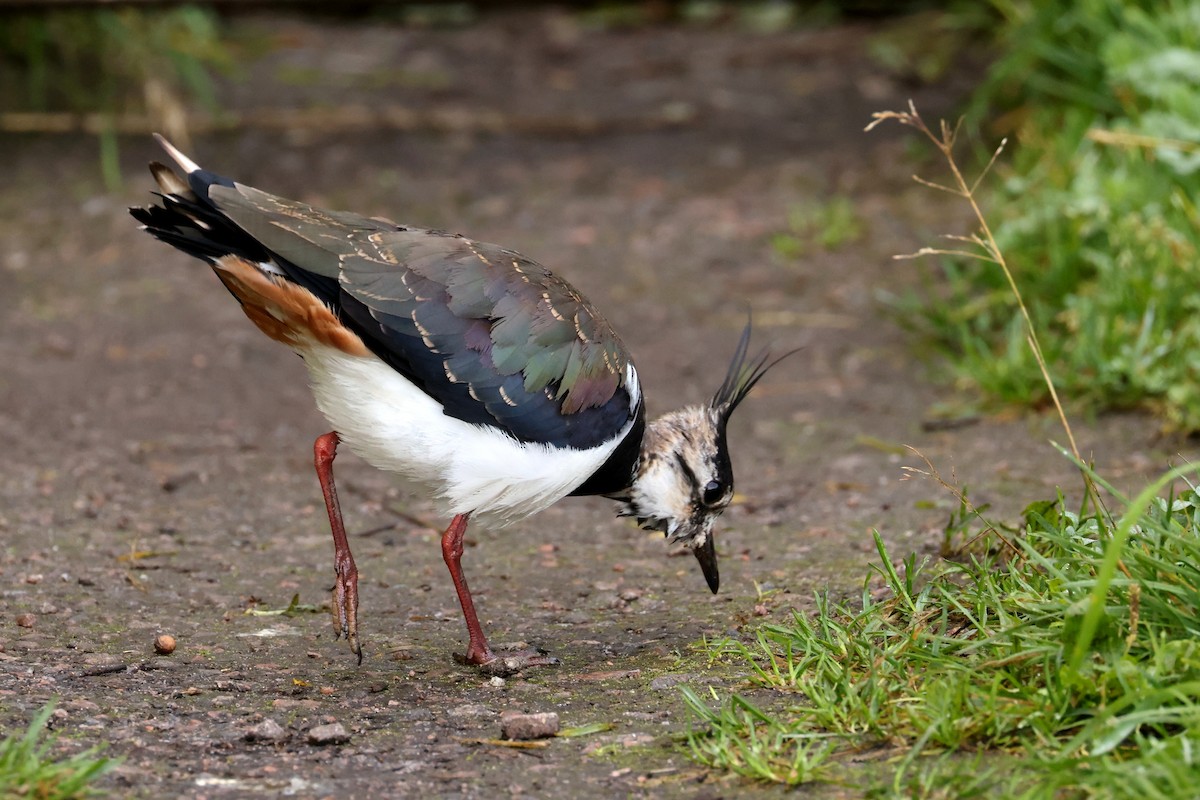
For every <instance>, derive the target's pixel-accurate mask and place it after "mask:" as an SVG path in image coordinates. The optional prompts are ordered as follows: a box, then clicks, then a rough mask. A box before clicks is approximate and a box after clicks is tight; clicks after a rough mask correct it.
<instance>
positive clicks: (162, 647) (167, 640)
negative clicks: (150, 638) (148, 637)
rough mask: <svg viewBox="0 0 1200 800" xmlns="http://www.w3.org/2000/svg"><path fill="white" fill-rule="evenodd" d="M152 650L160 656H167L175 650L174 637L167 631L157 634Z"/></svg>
mask: <svg viewBox="0 0 1200 800" xmlns="http://www.w3.org/2000/svg"><path fill="white" fill-rule="evenodd" d="M154 652H156V653H158V654H159V655H160V656H169V655H171V653H174V652H175V637H174V636H172V635H170V634H169V633H163V634H159V635H158V636H157V637H155V639H154Z"/></svg>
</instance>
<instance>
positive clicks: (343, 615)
mask: <svg viewBox="0 0 1200 800" xmlns="http://www.w3.org/2000/svg"><path fill="white" fill-rule="evenodd" d="M340 441H341V440H340V439H339V438H338V435H337V431H330V432H329V433H326V434H324V435H323V436H318V437H317V441H316V442H315V443H314V444H313V457H314V458H313V461H314V463H315V464H316V467H317V480H319V481H320V482H321V491H322V493H324V495H325V510H326V511H328V512H329V528H330V530H331V531H333V571H334V574H335V575H336V580H335V581H334V584H333V627H334V631H335V634H336V635H337V636H339V637H341V636H345V637H346V641H348V642H349V643H350V649H351V650H353V651H354V654H355V655H356V656H358V663H359V664H361V663H362V646H361V645H360V644H359V643H358V568H357V567H355V566H354V556H353V554H351V552H350V543H349V542H348V541H346V528H345V526H344V525H342V509H341V506H340V505H338V497H337V488H336V487H335V486H334V485H333V459H334V458H336V457H337V446H338V442H340Z"/></svg>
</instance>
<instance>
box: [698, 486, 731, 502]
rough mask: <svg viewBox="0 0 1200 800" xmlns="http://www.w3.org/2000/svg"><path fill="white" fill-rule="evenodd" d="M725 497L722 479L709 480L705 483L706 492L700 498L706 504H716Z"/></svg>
mask: <svg viewBox="0 0 1200 800" xmlns="http://www.w3.org/2000/svg"><path fill="white" fill-rule="evenodd" d="M723 497H725V485H724V484H723V483H721V482H720V481H709V482H708V483H706V484H705V485H704V493H703V494H702V495H701V496H700V499H701V500H703V501H704V505H706V506H715V505H716V504H717V503H719V502H721V499H722V498H723Z"/></svg>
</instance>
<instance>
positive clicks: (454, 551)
mask: <svg viewBox="0 0 1200 800" xmlns="http://www.w3.org/2000/svg"><path fill="white" fill-rule="evenodd" d="M469 517H470V514H459V515H458V516H456V517H455V518H454V519H453V520H451V521H450V527H448V528H446V532H445V533H443V534H442V558H443V559H444V560H445V562H446V566H447V567H449V569H450V579H451V580H452V581H454V591H456V592H458V602H459V604H460V605H461V606H462V611H463V618H464V619H465V620H466V622H467V635H468V636H469V637H470V641H469V642H468V643H467V653H466V655H465V656H463V657H462V660H463V661H465V662H466V663H468V664H476V665H478V666H481V667H483V668H484V671H486V672H490V673H493V674H496V675H511V674H513V673H516V672H520V671H521V670H522V669H524V668H525V667H534V666H544V665H549V664H557V663H558V659H556V658H551V657H549V656H547V655H546V654H545V653H544V652H538V651H522V652H518V653H511V654H510V653H505V655H504V656H503V657H497V655H496V654H495V653H493V652H492V648H490V647H488V642H487V637H486V636H484V635H483V626H482V625H480V624H479V617H478V616H477V615H476V614H475V603H474V601H473V600H472V599H471V590H470V589H469V588H468V587H467V578H466V576H465V575H463V571H462V554H463V537H464V536H465V535H466V533H467V520H468V518H469Z"/></svg>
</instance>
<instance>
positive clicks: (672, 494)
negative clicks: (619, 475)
mask: <svg viewBox="0 0 1200 800" xmlns="http://www.w3.org/2000/svg"><path fill="white" fill-rule="evenodd" d="M634 500H635V501H636V504H637V507H638V510H639V511H640V512H641V514H642V515H643V516H648V517H657V518H659V519H666V520H669V521H670V529H669V530H668V531H667V532H668V533H670V534H674V533H675V531H676V529H677V528H678V527H679V524H680V523H681V522H682V521H683V520H685V519H687V518H688V492H687V489H686V488H685V487H684V485H683V481H682V480H680V476H679V473H678V472H676V471H675V470H671V469H666V468H665V467H662V466H653V467H651V468H650V469H648V470H647V471H646V472H645V473H644V474H643V475H642V476H641V479H640V480H639V481H638V482H637V484H636V485H635V486H634Z"/></svg>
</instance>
